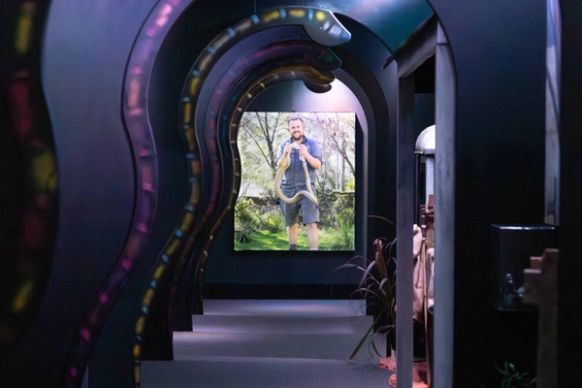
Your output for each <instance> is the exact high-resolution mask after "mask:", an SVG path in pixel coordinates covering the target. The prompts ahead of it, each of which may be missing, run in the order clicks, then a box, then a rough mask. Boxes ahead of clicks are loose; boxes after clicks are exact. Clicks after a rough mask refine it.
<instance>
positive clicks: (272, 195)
mask: <svg viewBox="0 0 582 388" xmlns="http://www.w3.org/2000/svg"><path fill="white" fill-rule="evenodd" d="M355 134H356V115H355V113H353V112H251V111H249V112H245V113H244V114H243V116H242V118H241V122H240V126H239V131H238V142H237V143H238V149H239V153H240V158H241V174H242V176H241V185H240V190H239V194H238V198H237V201H236V205H235V210H234V220H235V221H234V249H235V251H289V250H312V251H315V250H321V251H353V250H354V218H355V217H354V201H355V190H356V179H355V176H356V155H355V150H356V144H355V143H356V136H355Z"/></svg>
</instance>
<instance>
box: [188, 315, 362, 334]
mask: <svg viewBox="0 0 582 388" xmlns="http://www.w3.org/2000/svg"><path fill="white" fill-rule="evenodd" d="M372 322H373V318H372V317H371V316H352V317H333V318H314V317H297V316H260V315H194V316H192V331H193V332H195V333H270V334H304V333H310V334H358V333H364V332H366V330H368V328H369V327H370V325H372Z"/></svg>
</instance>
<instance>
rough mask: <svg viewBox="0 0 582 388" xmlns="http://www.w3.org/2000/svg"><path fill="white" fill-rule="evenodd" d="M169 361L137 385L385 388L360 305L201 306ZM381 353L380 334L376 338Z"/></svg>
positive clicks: (149, 368)
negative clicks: (352, 357)
mask: <svg viewBox="0 0 582 388" xmlns="http://www.w3.org/2000/svg"><path fill="white" fill-rule="evenodd" d="M204 309H205V314H204V315H195V316H194V317H193V327H194V330H193V331H192V332H177V333H175V334H174V361H146V362H144V363H143V365H142V387H146V388H147V387H152V388H153V387H156V388H157V387H168V388H170V387H180V388H183V387H208V388H210V387H212V388H214V387H236V388H244V387H260V388H263V387H267V388H269V387H277V388H279V387H293V388H310V387H334V388H335V387H385V386H386V382H387V378H388V373H387V372H386V371H384V370H382V369H380V368H379V367H378V355H377V354H375V353H374V352H373V351H372V350H371V340H370V339H367V340H366V342H365V343H364V345H363V346H362V348H361V350H360V351H359V352H358V353H357V354H356V356H355V357H354V359H353V360H351V361H348V358H349V356H350V354H351V353H352V352H353V350H354V348H355V347H356V346H357V344H358V343H359V342H360V340H361V339H362V338H363V336H364V334H365V333H366V331H367V330H368V328H369V327H370V326H371V324H372V317H371V316H367V315H365V303H364V302H363V301H362V300H351V301H348V300H207V301H205V306H204ZM375 344H376V345H377V348H378V350H380V351H381V352H382V351H383V350H384V347H385V344H384V342H383V341H382V338H381V336H377V338H376V340H375Z"/></svg>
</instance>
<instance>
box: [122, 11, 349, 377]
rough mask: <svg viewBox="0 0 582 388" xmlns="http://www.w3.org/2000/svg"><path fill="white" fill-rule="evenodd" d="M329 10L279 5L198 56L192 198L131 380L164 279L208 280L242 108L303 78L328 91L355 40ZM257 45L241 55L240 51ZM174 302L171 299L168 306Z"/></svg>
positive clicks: (159, 263)
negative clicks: (339, 51)
mask: <svg viewBox="0 0 582 388" xmlns="http://www.w3.org/2000/svg"><path fill="white" fill-rule="evenodd" d="M350 38H351V35H350V33H349V32H348V31H347V29H346V28H345V27H344V26H343V25H342V24H341V23H340V22H339V21H338V20H337V18H336V17H335V16H334V15H333V14H332V13H331V12H329V11H324V10H319V9H315V8H310V7H298V6H297V7H279V8H273V9H268V10H265V11H264V12H262V13H261V14H259V15H252V16H250V17H248V18H246V19H244V20H242V21H240V22H239V23H237V24H236V25H234V26H232V27H230V28H227V29H226V30H225V31H223V32H222V33H221V34H219V35H218V36H216V37H215V38H214V39H213V40H212V41H211V42H210V43H209V44H208V45H207V46H206V48H205V49H204V50H203V51H202V53H201V54H200V55H199V56H198V58H197V60H196V62H195V63H194V65H193V67H192V68H191V71H190V73H189V76H188V78H187V80H186V82H185V84H184V88H183V92H182V97H181V107H180V125H179V130H180V131H181V137H182V140H183V146H184V154H185V159H186V165H187V168H188V176H189V178H188V181H189V187H190V193H189V196H188V201H187V203H185V204H184V211H183V214H182V216H181V219H180V220H179V221H178V225H177V227H176V229H175V230H174V232H173V233H172V235H171V236H170V237H169V239H168V241H167V243H166V245H165V246H164V248H163V249H162V251H161V254H160V255H159V257H158V258H157V259H156V263H155V264H154V266H153V270H152V273H151V279H150V281H149V282H148V283H147V284H148V286H147V287H146V289H145V291H144V294H143V298H142V307H141V310H140V311H141V314H140V316H139V317H138V319H137V321H136V324H135V342H134V346H133V350H132V354H133V358H134V380H135V383H136V385H139V384H140V382H141V373H140V359H141V351H142V349H141V347H142V341H143V335H144V331H145V328H146V324H147V318H148V315H149V311H150V308H151V305H152V303H153V301H154V300H155V298H156V296H157V295H156V294H157V291H158V287H159V285H160V283H161V282H162V279H166V280H165V281H164V283H167V281H168V279H171V281H172V282H173V283H174V284H176V283H177V281H178V279H179V278H180V276H181V275H182V272H183V269H184V268H185V266H186V265H187V264H188V261H189V260H194V261H195V262H196V263H197V267H196V273H197V275H198V276H199V279H200V277H201V276H203V273H204V268H205V265H206V259H207V257H208V250H209V249H210V246H211V244H212V241H213V239H214V235H215V233H216V230H217V228H218V227H219V226H220V224H221V222H222V220H223V219H224V217H225V215H226V214H227V212H228V211H230V209H231V206H232V203H233V200H234V198H235V197H236V195H237V193H238V188H239V185H240V158H239V155H238V150H237V146H236V135H237V130H238V125H239V122H240V118H241V115H242V113H243V112H244V111H245V108H246V107H247V106H248V105H249V104H250V103H251V102H252V101H253V99H254V98H255V97H256V96H257V95H259V94H260V93H261V92H262V91H264V90H265V89H267V88H268V87H269V86H271V85H273V84H275V83H278V82H282V81H287V80H303V81H304V82H305V83H306V85H307V86H308V87H310V88H311V89H313V90H314V91H319V92H323V91H327V90H329V89H330V85H329V84H330V83H331V82H332V81H333V80H334V76H333V74H332V73H331V71H332V70H334V69H337V68H339V66H340V65H341V61H340V60H339V59H338V57H337V56H336V55H335V54H334V53H333V52H332V51H331V50H330V48H329V47H330V46H336V45H340V44H342V43H346V42H348V41H349V40H350ZM249 42H250V43H251V44H248V45H247V46H246V47H252V48H253V49H252V50H249V52H248V53H246V55H243V56H240V53H239V51H238V50H235V49H234V48H235V46H237V47H240V46H241V45H243V44H244V43H249ZM171 305H172V300H170V306H171Z"/></svg>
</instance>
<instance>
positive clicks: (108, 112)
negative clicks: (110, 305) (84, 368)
mask: <svg viewBox="0 0 582 388" xmlns="http://www.w3.org/2000/svg"><path fill="white" fill-rule="evenodd" d="M150 3H152V2H150ZM90 4H91V3H87V2H77V3H75V6H73V5H72V4H70V3H69V2H65V1H52V2H51V8H50V12H49V18H48V24H47V25H46V29H45V35H44V51H43V70H42V77H43V87H44V92H45V96H46V101H47V105H48V109H49V115H50V118H51V123H52V126H53V136H54V141H55V148H56V151H57V152H56V153H57V164H58V182H59V204H58V207H59V216H58V226H57V228H58V237H57V239H56V247H55V251H54V261H53V263H52V268H51V277H50V279H49V282H48V284H47V287H46V290H45V293H44V298H43V300H42V303H41V305H40V307H39V310H38V312H37V315H36V319H35V320H34V321H33V323H32V325H31V327H30V328H29V330H28V332H27V335H26V336H25V337H24V339H23V340H22V341H21V342H20V343H19V346H18V348H17V349H16V350H15V351H14V353H13V354H12V357H11V359H10V361H9V362H6V363H5V364H4V365H3V367H4V368H6V369H5V370H6V371H7V372H6V373H7V375H9V376H10V375H11V376H10V377H8V380H7V384H10V381H11V377H14V378H15V381H17V385H18V386H30V387H34V386H43V387H48V386H62V385H63V377H64V374H65V363H66V360H67V356H68V353H69V351H70V349H71V347H72V344H73V341H74V340H75V338H76V336H77V335H78V329H79V325H80V323H81V320H82V318H83V317H84V314H85V313H86V310H87V308H88V306H89V305H90V302H91V301H92V299H93V297H94V295H95V293H96V292H97V289H98V287H99V286H100V284H101V283H102V282H103V280H104V279H105V278H106V276H107V274H108V272H109V271H110V269H111V268H112V266H113V264H114V263H115V261H116V260H117V257H118V255H119V253H120V250H121V247H122V246H123V243H124V240H125V237H126V236H127V233H128V227H129V223H130V219H131V215H132V212H133V203H134V202H133V201H134V184H135V183H134V176H133V166H132V161H131V154H130V149H129V144H128V139H127V135H126V132H125V129H124V127H123V124H122V122H121V90H122V82H123V75H124V69H125V63H126V61H127V55H128V52H129V50H130V48H131V45H132V43H133V36H134V35H135V32H136V31H137V30H138V29H139V27H140V26H141V23H142V22H143V19H144V18H145V16H146V15H147V12H148V9H149V8H148V7H146V6H140V5H142V4H144V2H142V1H135V0H134V1H128V2H125V3H124V4H122V5H120V4H113V3H111V4H109V5H107V4H103V5H102V6H101V7H100V8H99V9H98V10H97V11H96V10H95V7H94V6H92V5H90ZM144 5H145V4H144ZM89 20H93V21H95V22H94V23H89V22H88V21H89ZM103 20H107V21H108V23H107V26H108V27H107V29H104V28H103V23H97V21H103ZM35 27H36V26H35ZM15 386H16V385H15Z"/></svg>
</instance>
